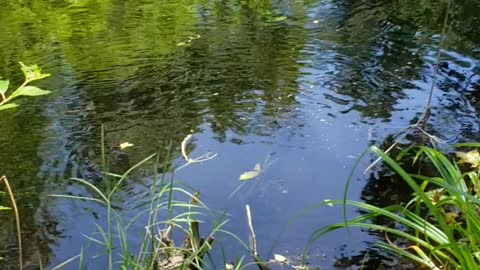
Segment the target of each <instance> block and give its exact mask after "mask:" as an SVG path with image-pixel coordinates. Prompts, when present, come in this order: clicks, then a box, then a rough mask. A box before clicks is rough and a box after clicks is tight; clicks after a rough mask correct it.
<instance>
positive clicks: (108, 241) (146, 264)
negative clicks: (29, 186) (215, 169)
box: [51, 127, 248, 270]
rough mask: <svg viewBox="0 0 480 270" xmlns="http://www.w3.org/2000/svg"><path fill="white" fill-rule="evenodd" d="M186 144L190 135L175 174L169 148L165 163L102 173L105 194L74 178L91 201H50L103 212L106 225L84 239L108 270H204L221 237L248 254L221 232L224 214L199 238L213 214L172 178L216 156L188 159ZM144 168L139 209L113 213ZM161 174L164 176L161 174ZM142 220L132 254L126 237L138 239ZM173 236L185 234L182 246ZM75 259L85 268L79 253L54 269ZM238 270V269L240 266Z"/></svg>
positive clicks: (155, 158)
mask: <svg viewBox="0 0 480 270" xmlns="http://www.w3.org/2000/svg"><path fill="white" fill-rule="evenodd" d="M101 134H102V136H101V137H102V160H103V161H102V163H103V164H104V168H106V167H107V166H106V163H107V162H106V160H105V147H104V144H105V143H104V131H103V127H102V132H101ZM190 138H191V135H189V136H187V137H186V138H185V140H184V141H183V142H182V145H181V148H182V157H183V158H184V159H185V161H186V163H185V164H183V165H182V166H180V167H177V168H176V169H171V168H169V160H170V156H171V154H172V153H171V145H170V147H169V149H168V151H167V154H166V156H165V157H164V162H162V161H161V159H162V158H161V157H160V154H159V153H156V154H152V155H150V156H148V157H147V158H145V159H144V160H142V161H140V162H138V163H137V164H135V165H134V166H132V167H131V168H130V169H128V170H127V171H126V172H125V173H123V174H121V175H119V174H114V173H109V172H107V171H104V172H103V176H104V181H108V182H110V183H111V185H107V190H106V191H102V190H101V189H100V188H98V187H97V186H95V185H94V184H92V183H91V182H90V181H89V180H88V179H78V178H73V179H72V181H73V182H74V183H77V184H80V185H82V186H84V187H85V188H87V189H88V190H89V191H91V194H92V195H91V196H77V195H64V194H55V195H51V196H53V197H58V198H66V199H74V200H81V201H88V202H91V203H95V204H98V205H100V206H102V207H104V208H105V209H106V211H107V214H106V215H107V216H106V221H105V222H106V224H104V226H102V225H101V224H99V223H95V226H96V229H97V230H96V232H95V233H94V234H93V235H89V236H85V237H86V240H87V241H89V242H90V243H94V244H97V245H100V246H102V247H103V248H104V249H105V251H104V253H102V254H104V255H105V256H107V257H108V269H138V270H146V269H149V270H157V269H158V270H160V269H162V270H178V269H191V270H192V269H203V266H204V265H205V263H206V262H205V260H206V259H211V258H210V256H206V255H207V254H208V252H209V251H210V250H211V249H212V245H213V242H214V236H215V235H217V234H219V233H222V234H226V235H228V236H231V237H234V239H237V240H239V241H240V243H241V245H242V246H243V247H244V248H246V249H247V250H248V247H247V245H245V244H244V243H243V242H241V240H240V239H239V238H238V237H236V236H235V235H233V234H232V233H230V232H228V231H225V230H224V229H223V226H224V225H225V224H226V223H227V222H228V219H227V216H226V214H225V213H220V214H219V217H218V218H217V219H216V220H215V221H214V222H213V226H212V229H211V231H210V233H209V234H208V235H207V236H205V237H201V235H200V230H199V226H200V224H201V220H200V217H201V216H202V215H204V214H210V213H212V212H213V210H211V209H209V208H208V207H207V206H206V205H205V204H203V203H202V202H201V201H200V198H199V193H198V192H196V191H194V190H192V189H191V188H190V187H187V186H185V185H182V184H181V183H177V182H175V181H174V173H175V172H177V171H178V170H181V169H183V168H185V167H186V166H188V165H191V164H193V163H198V162H203V161H206V160H209V159H211V158H213V157H215V154H213V153H207V154H205V155H203V156H201V157H198V158H190V157H188V155H187V151H186V148H187V144H188V141H189V139H190ZM146 166H151V168H152V172H153V173H152V175H153V176H152V179H151V184H150V186H149V188H148V190H147V191H145V192H144V193H143V194H140V195H139V197H140V198H143V199H142V200H141V201H140V202H138V205H135V206H133V207H129V209H119V208H118V207H115V206H114V205H115V204H116V203H117V202H118V199H119V198H120V197H121V195H122V194H121V193H122V191H121V187H122V185H123V184H124V183H125V182H126V181H127V179H129V178H131V177H133V176H132V174H133V173H134V172H135V171H136V170H137V169H139V168H145V167H146ZM159 171H162V172H163V173H162V174H159V173H158V172H159ZM169 172H170V173H169ZM178 197H183V198H188V201H185V200H177V199H175V198H178ZM132 215H133V217H132ZM145 220H146V224H145V226H144V228H145V232H143V233H142V234H141V244H140V247H139V248H138V250H136V251H133V250H132V247H131V245H130V243H131V240H132V239H131V238H130V237H131V236H132V235H134V236H135V237H136V238H138V234H132V230H133V228H132V227H133V226H132V225H133V224H134V223H140V222H145ZM173 231H179V232H181V233H183V234H184V240H183V242H182V244H181V245H179V244H178V243H177V244H175V242H174V240H173V238H172V234H173ZM204 257H206V258H204ZM76 259H78V260H79V268H80V269H84V268H86V263H85V257H84V252H83V251H81V252H80V254H79V255H77V256H75V257H73V258H71V259H69V260H67V261H65V262H63V263H62V264H60V265H57V266H56V267H55V268H54V269H60V268H61V267H63V266H64V265H66V264H67V263H70V262H73V261H74V260H76ZM239 264H241V261H240V262H239ZM237 265H238V264H237Z"/></svg>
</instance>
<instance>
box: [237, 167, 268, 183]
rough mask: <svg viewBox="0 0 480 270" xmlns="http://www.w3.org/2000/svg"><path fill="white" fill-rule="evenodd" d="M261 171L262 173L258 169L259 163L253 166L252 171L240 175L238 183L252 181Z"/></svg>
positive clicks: (259, 168)
mask: <svg viewBox="0 0 480 270" xmlns="http://www.w3.org/2000/svg"><path fill="white" fill-rule="evenodd" d="M261 171H262V168H261V167H260V163H257V164H256V165H255V167H254V168H253V171H247V172H244V173H242V174H241V175H240V178H239V180H240V181H246V180H250V179H253V178H255V177H257V176H258V175H259V174H260V172H261Z"/></svg>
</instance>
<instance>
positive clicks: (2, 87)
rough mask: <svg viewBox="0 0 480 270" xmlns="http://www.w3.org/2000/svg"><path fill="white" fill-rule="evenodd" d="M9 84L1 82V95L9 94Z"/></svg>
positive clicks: (8, 82)
mask: <svg viewBox="0 0 480 270" xmlns="http://www.w3.org/2000/svg"><path fill="white" fill-rule="evenodd" d="M9 84H10V81H9V80H1V81H0V94H5V92H7V89H8V85H9Z"/></svg>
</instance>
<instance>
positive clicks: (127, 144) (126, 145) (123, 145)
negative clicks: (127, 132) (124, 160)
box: [120, 142, 133, 150]
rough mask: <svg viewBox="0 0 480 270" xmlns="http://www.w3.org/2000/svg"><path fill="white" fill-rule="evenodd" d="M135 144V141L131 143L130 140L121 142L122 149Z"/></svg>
mask: <svg viewBox="0 0 480 270" xmlns="http://www.w3.org/2000/svg"><path fill="white" fill-rule="evenodd" d="M132 146H133V143H129V142H124V143H121V144H120V149H122V150H123V149H125V148H128V147H132Z"/></svg>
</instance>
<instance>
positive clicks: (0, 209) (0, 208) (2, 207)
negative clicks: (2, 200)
mask: <svg viewBox="0 0 480 270" xmlns="http://www.w3.org/2000/svg"><path fill="white" fill-rule="evenodd" d="M2 210H10V208H9V207H5V206H1V205H0V211H2Z"/></svg>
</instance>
